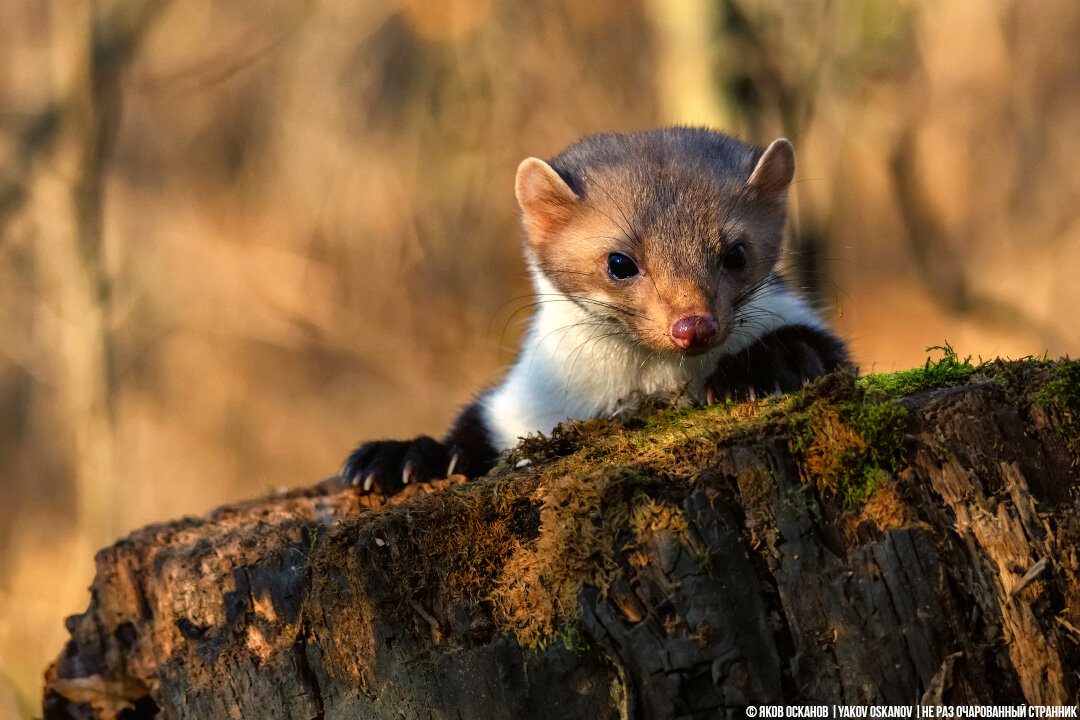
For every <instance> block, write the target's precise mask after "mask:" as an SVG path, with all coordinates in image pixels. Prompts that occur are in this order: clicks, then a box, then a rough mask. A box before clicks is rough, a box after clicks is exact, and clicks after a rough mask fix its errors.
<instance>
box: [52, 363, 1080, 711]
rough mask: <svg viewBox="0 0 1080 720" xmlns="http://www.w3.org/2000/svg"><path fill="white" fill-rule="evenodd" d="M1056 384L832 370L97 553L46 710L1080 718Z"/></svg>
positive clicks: (1070, 521) (151, 535)
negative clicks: (739, 398)
mask: <svg viewBox="0 0 1080 720" xmlns="http://www.w3.org/2000/svg"><path fill="white" fill-rule="evenodd" d="M1067 367H1069V364H1068V363H1065V364H1062V363H1057V364H1054V363H1045V362H1037V361H1027V362H1017V363H1008V364H1005V363H999V364H997V365H996V366H993V367H983V368H981V369H979V370H978V371H976V372H974V373H973V374H972V375H971V376H970V377H969V378H967V380H966V382H964V384H961V385H954V386H951V387H943V388H936V389H933V388H931V389H921V390H916V391H914V392H910V393H908V394H906V395H901V396H898V397H891V398H882V397H875V396H873V394H872V393H868V392H867V391H866V390H865V388H861V387H859V386H856V385H855V384H854V381H853V379H852V378H850V377H847V376H842V375H840V376H831V377H830V378H827V379H826V380H825V381H823V382H820V383H818V384H817V385H815V386H813V387H811V388H810V389H808V390H807V391H804V392H803V393H802V394H801V395H800V396H798V397H796V398H794V399H790V398H789V399H785V400H784V401H781V402H779V403H771V404H770V403H766V404H757V405H753V404H751V405H741V406H735V407H731V408H728V409H727V410H724V411H712V412H709V413H702V412H700V411H699V412H698V414H694V413H692V412H687V411H685V410H670V411H665V412H660V411H657V413H655V414H650V413H648V412H646V413H644V414H643V415H640V416H638V417H637V418H636V419H634V420H632V421H630V422H629V423H626V424H616V423H586V424H581V425H574V426H571V427H569V428H565V429H563V430H562V431H560V432H557V433H556V435H555V437H553V438H550V439H546V440H535V441H532V442H530V443H526V445H525V446H523V447H522V448H521V449H519V451H517V453H516V454H514V455H513V456H512V457H511V458H510V461H509V462H508V463H507V464H506V465H504V466H503V467H501V468H497V469H496V471H494V472H493V473H492V474H491V475H489V476H488V477H485V478H482V479H480V480H477V481H473V482H468V483H465V482H463V479H462V478H451V479H448V480H446V481H441V482H438V483H433V484H431V485H427V486H422V487H419V486H414V487H411V488H408V492H407V493H405V494H403V495H401V496H398V497H395V498H392V499H390V500H387V499H383V498H377V497H366V498H362V497H359V496H358V495H356V494H355V493H354V492H353V491H352V490H350V489H343V488H341V487H339V486H338V484H337V483H336V482H334V481H328V482H325V483H323V484H322V485H320V486H318V487H315V488H311V489H309V490H305V491H297V492H292V493H289V494H286V495H282V496H278V497H272V498H267V499H263V500H257V501H252V502H248V503H243V504H239V505H235V506H230V507H225V508H221V509H218V510H216V511H214V512H213V513H210V514H209V515H208V516H206V517H204V518H199V519H185V520H182V521H179V522H174V523H169V524H164V525H156V526H152V527H148V528H146V529H143V530H141V531H139V532H136V533H135V534H133V535H132V536H130V537H129V538H127V539H125V540H123V541H121V542H119V543H117V544H116V545H114V546H112V547H110V548H107V549H105V550H103V551H101V552H100V553H99V554H98V556H97V577H96V579H95V581H94V584H93V587H92V595H91V601H90V607H89V609H88V610H87V612H86V613H84V614H82V615H78V616H74V617H71V618H69V619H68V629H69V630H70V632H71V639H70V641H69V642H68V644H67V646H66V648H65V649H64V650H63V652H62V653H61V654H60V656H59V657H58V658H57V660H56V661H55V662H54V663H53V665H52V666H50V668H49V669H48V671H47V673H46V687H45V701H44V716H45V718H46V719H47V720H52V719H54V718H112V717H124V718H151V717H155V716H158V717H164V718H211V719H216V718H242V717H245V718H246V717H262V718H303V719H304V720H307V719H309V718H346V717H348V718H484V719H485V720H487V719H489V718H553V717H558V718H589V719H590V720H596V719H598V718H647V719H650V720H651V719H661V718H705V717H716V716H717V715H722V714H724V713H725V712H726V713H727V714H732V713H734V714H735V715H737V716H740V717H742V716H743V713H742V711H741V708H742V707H743V706H745V705H746V704H751V703H752V704H762V703H770V704H771V703H785V702H786V703H799V704H808V703H841V704H878V703H880V704H913V703H916V702H919V701H922V702H923V703H941V702H944V703H946V704H973V703H1014V702H1026V703H1033V704H1068V703H1074V702H1076V699H1077V687H1078V683H1077V676H1076V673H1075V670H1074V668H1076V667H1077V661H1078V660H1080V645H1078V643H1080V584H1078V582H1077V580H1078V578H1077V572H1078V567H1080V566H1078V562H1077V551H1076V540H1077V537H1078V536H1080V514H1078V513H1077V510H1076V506H1075V502H1076V500H1075V490H1076V488H1077V484H1078V479H1080V466H1078V463H1077V460H1076V457H1075V455H1074V453H1073V452H1071V451H1070V447H1072V448H1076V447H1077V445H1078V443H1077V437H1078V433H1077V425H1076V424H1077V416H1076V414H1075V413H1076V412H1077V408H1076V407H1075V397H1076V395H1074V396H1073V399H1072V400H1070V399H1069V398H1068V397H1065V396H1067V395H1068V394H1069V392H1073V393H1077V394H1080V390H1078V389H1077V388H1076V387H1075V378H1076V376H1077V373H1076V372H1074V371H1071V374H1069V375H1068V377H1069V378H1072V380H1069V381H1068V382H1070V383H1073V385H1069V384H1065V385H1061V384H1060V383H1061V380H1060V377H1065V376H1066V375H1065V374H1064V373H1063V372H1062V370H1063V368H1067ZM1073 370H1075V368H1073ZM1055 378H1058V380H1057V382H1058V383H1059V384H1058V385H1053V384H1052V382H1051V381H1053V380H1054V379H1055ZM1048 383H1050V384H1048ZM1063 388H1064V390H1063ZM859 403H870V405H871V406H873V407H875V408H879V407H882V406H885V407H886V409H887V411H888V412H887V413H886V414H887V415H888V417H890V418H893V419H894V420H895V423H898V425H897V427H899V428H900V430H901V431H902V433H901V434H900V435H899V436H898V437H900V445H899V446H898V448H897V452H896V454H895V457H894V458H893V460H892V461H887V460H886V461H880V457H884V455H881V454H879V455H880V457H879V461H880V462H878V465H879V467H871V466H870V465H867V464H866V459H867V458H868V457H871V456H872V455H873V453H872V452H870V451H872V450H874V447H866V442H868V441H869V440H874V442H881V443H885V442H886V441H885V440H881V439H880V438H877V436H876V435H872V434H871V433H868V431H866V430H865V429H864V430H859V431H858V432H854V434H852V432H849V431H850V430H851V428H856V430H858V428H859V427H860V426H859V425H858V423H856V422H855V421H854V420H852V419H851V418H854V417H856V411H855V410H852V408H855V407H862V405H858V404H859ZM1070 403H1073V404H1070ZM897 408H899V409H897ZM894 411H895V412H894ZM845 413H847V414H845ZM889 413H892V414H889ZM740 417H741V418H743V419H741V420H740V419H739V418H740ZM845 418H847V419H846V420H845ZM860 433H861V434H860ZM875 438H877V439H876V440H875ZM868 439H869V440H868ZM852 447H854V448H855V450H854V451H851V452H848V453H847V454H846V455H844V454H843V452H841V451H843V450H844V448H847V449H848V450H851V448H852ZM829 448H832V449H834V450H837V452H838V457H839V456H843V458H846V459H844V460H843V462H840V461H836V459H835V458H832V459H830V457H829V456H828V453H827V451H828V450H829ZM823 453H824V454H823ZM860 453H862V454H861V455H860ZM868 453H869V454H868ZM874 457H878V456H874ZM525 460H528V464H525V463H524V462H523V461H525ZM838 463H839V464H838ZM845 463H846V465H845ZM853 463H854V464H853ZM860 463H861V464H860ZM890 463H891V464H890ZM517 465H522V466H521V467H515V466H517ZM852 467H856V468H861V472H862V473H863V474H862V476H861V477H863V478H864V480H865V481H866V483H868V484H867V485H866V486H865V487H863V488H862V490H860V489H859V488H857V487H856V488H855V489H854V490H853V485H852V482H853V480H852V478H854V477H855V475H854V474H853V471H852V470H851V468H852ZM868 468H869V470H868ZM863 490H865V491H866V492H863Z"/></svg>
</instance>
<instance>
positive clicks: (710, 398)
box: [705, 387, 716, 405]
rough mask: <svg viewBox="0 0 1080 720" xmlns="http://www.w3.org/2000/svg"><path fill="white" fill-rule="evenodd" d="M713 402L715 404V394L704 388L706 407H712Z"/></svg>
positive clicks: (711, 390)
mask: <svg viewBox="0 0 1080 720" xmlns="http://www.w3.org/2000/svg"><path fill="white" fill-rule="evenodd" d="M715 402H716V393H715V392H713V389H712V388H711V387H710V388H706V390H705V404H706V405H712V404H713V403H715Z"/></svg>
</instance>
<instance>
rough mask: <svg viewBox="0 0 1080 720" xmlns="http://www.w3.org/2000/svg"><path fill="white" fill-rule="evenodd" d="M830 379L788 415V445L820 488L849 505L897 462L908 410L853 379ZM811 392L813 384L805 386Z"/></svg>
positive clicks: (864, 496)
mask: <svg viewBox="0 0 1080 720" xmlns="http://www.w3.org/2000/svg"><path fill="white" fill-rule="evenodd" d="M848 378H849V381H848V382H849V384H848V385H847V386H846V388H845V387H844V386H843V385H842V384H838V383H833V385H834V386H833V387H830V388H828V390H827V392H825V393H824V395H825V396H826V397H821V396H819V397H817V398H814V399H813V401H812V402H810V403H809V404H808V405H806V407H805V409H804V410H802V411H799V412H795V413H793V414H792V416H791V428H792V432H793V436H794V437H793V441H792V449H793V450H794V451H795V453H796V454H797V455H798V456H799V457H800V458H801V459H802V461H803V463H804V465H805V467H806V469H807V471H808V473H809V475H810V476H811V478H812V479H813V480H814V481H815V484H817V485H818V487H819V489H822V490H831V491H834V492H836V493H838V494H839V495H840V496H841V497H842V498H843V500H844V502H845V504H847V505H848V506H854V505H857V504H859V503H861V502H864V501H865V500H866V499H867V498H868V497H870V495H871V494H872V493H873V492H874V490H875V489H876V488H877V487H878V486H879V485H880V484H881V482H882V481H883V480H884V479H885V478H886V477H887V475H888V473H893V472H897V471H899V470H900V467H901V465H902V455H903V448H904V433H905V430H906V428H907V422H908V411H907V409H906V408H905V407H903V406H902V405H900V404H898V403H896V402H894V401H892V400H890V399H889V398H888V396H887V395H886V394H885V393H882V392H881V390H880V389H876V388H875V390H876V392H875V391H873V390H870V389H868V388H866V387H865V386H864V385H862V384H860V383H857V382H852V381H851V380H852V378H851V377H850V376H848ZM809 394H810V395H811V396H813V395H815V394H816V393H815V390H814V388H811V389H810V391H809Z"/></svg>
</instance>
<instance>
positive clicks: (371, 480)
mask: <svg viewBox="0 0 1080 720" xmlns="http://www.w3.org/2000/svg"><path fill="white" fill-rule="evenodd" d="M377 474H378V473H376V472H374V471H372V472H369V473H368V474H367V476H366V477H365V478H364V492H367V491H369V490H371V486H372V485H374V484H375V476H376V475H377ZM356 477H357V478H359V477H360V476H359V475H357V476H356Z"/></svg>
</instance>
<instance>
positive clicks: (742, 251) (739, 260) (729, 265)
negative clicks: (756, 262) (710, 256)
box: [724, 243, 746, 270]
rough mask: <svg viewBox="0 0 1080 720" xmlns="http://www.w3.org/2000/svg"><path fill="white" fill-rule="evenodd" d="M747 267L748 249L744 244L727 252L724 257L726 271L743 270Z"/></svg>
mask: <svg viewBox="0 0 1080 720" xmlns="http://www.w3.org/2000/svg"><path fill="white" fill-rule="evenodd" d="M745 266H746V248H745V247H743V245H742V243H739V244H738V245H736V246H735V247H733V248H731V249H730V250H728V251H727V255H725V256H724V269H725V270H742V269H743V267H745Z"/></svg>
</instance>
